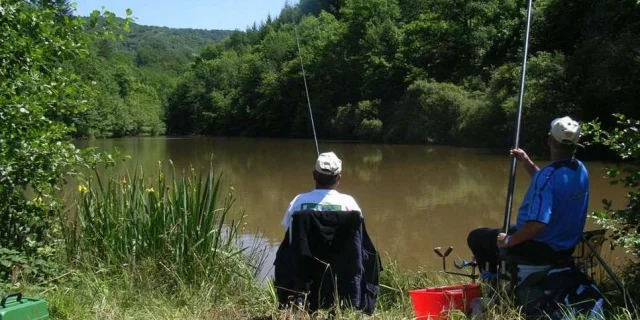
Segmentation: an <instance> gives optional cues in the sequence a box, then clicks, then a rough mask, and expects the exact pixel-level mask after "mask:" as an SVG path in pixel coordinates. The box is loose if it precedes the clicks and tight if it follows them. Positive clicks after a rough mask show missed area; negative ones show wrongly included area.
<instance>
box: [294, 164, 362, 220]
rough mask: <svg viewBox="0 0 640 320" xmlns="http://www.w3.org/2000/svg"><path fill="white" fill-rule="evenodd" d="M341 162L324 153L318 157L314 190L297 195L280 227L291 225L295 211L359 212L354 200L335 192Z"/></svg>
mask: <svg viewBox="0 0 640 320" xmlns="http://www.w3.org/2000/svg"><path fill="white" fill-rule="evenodd" d="M341 172H342V161H341V160H340V159H339V158H338V157H337V156H336V155H335V154H334V153H333V152H326V153H322V154H320V155H319V156H318V160H317V161H316V165H315V168H314V170H313V179H314V180H315V182H316V188H315V189H314V190H312V191H310V192H307V193H301V194H299V195H297V196H296V197H295V198H293V200H291V203H289V207H288V209H287V211H286V212H285V214H284V217H283V219H282V226H283V227H284V228H285V230H286V229H288V228H289V226H290V224H291V215H292V214H293V213H294V212H296V211H304V210H316V211H359V212H361V213H362V210H361V209H360V207H359V206H358V203H356V200H355V199H354V198H353V197H352V196H350V195H348V194H344V193H340V192H338V191H337V190H336V188H337V187H338V185H339V184H340V178H341V177H342V175H341Z"/></svg>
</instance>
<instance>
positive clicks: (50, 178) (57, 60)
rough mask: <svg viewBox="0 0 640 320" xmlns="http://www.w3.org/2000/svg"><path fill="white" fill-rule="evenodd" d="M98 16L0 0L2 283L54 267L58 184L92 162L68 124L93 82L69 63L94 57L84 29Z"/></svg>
mask: <svg viewBox="0 0 640 320" xmlns="http://www.w3.org/2000/svg"><path fill="white" fill-rule="evenodd" d="M98 16H99V14H98V13H96V14H95V15H94V16H93V17H92V19H90V20H88V21H87V20H85V19H75V18H72V17H70V16H69V15H68V7H67V5H66V4H64V3H63V2H62V1H33V2H29V1H17V0H2V1H0V35H2V39H0V61H1V63H0V221H2V228H0V248H2V249H3V252H2V253H0V255H1V256H2V260H1V261H0V262H1V263H0V280H5V279H6V278H7V277H9V276H10V275H11V274H13V273H16V272H21V273H25V274H36V275H38V276H46V275H48V273H50V272H51V271H53V266H51V265H50V264H49V263H48V260H47V258H49V257H51V256H52V255H53V253H54V251H55V247H56V246H55V245H56V241H55V240H56V238H57V237H56V236H55V229H54V228H53V217H54V216H55V214H56V213H57V212H59V211H60V209H61V207H62V204H61V203H60V199H58V198H57V197H56V196H55V192H56V188H57V186H58V185H59V184H60V182H61V180H62V179H63V178H64V177H66V176H67V175H68V174H71V173H72V172H73V171H74V170H75V169H76V168H77V167H78V166H79V165H81V164H85V163H87V161H88V158H87V155H86V154H83V153H82V152H80V151H79V150H76V149H75V148H74V146H73V145H72V144H71V142H70V140H69V136H70V134H71V133H72V131H73V128H72V127H70V126H68V125H67V124H68V121H69V119H71V118H73V117H75V116H77V115H78V114H80V113H82V112H84V110H86V108H87V105H88V100H87V99H88V96H87V94H86V93H87V92H88V86H87V84H86V83H85V82H83V81H81V79H80V78H79V77H78V76H77V75H76V74H75V73H73V72H72V71H71V70H70V68H68V65H69V63H71V62H73V61H76V60H82V59H84V58H86V57H87V56H88V50H87V49H88V45H89V43H90V42H91V41H92V38H93V36H92V35H91V34H89V33H86V32H85V29H84V26H85V25H86V24H87V23H91V22H95V21H96V19H97V18H98ZM114 18H115V17H114V16H113V15H111V14H106V15H105V19H106V21H107V22H111V21H113V19H114ZM125 22H126V21H125ZM104 30H106V31H108V29H103V31H104Z"/></svg>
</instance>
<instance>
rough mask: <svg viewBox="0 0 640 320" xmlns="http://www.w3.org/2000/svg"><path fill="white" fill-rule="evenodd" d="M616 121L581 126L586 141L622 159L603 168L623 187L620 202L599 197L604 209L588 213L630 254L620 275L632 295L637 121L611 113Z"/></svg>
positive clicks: (639, 275)
mask: <svg viewBox="0 0 640 320" xmlns="http://www.w3.org/2000/svg"><path fill="white" fill-rule="evenodd" d="M613 118H614V119H615V120H616V125H615V127H614V128H613V129H610V130H605V129H603V128H602V124H601V123H600V122H599V121H592V122H590V123H587V124H586V125H585V126H584V128H585V129H586V130H585V132H586V133H587V135H588V136H589V137H590V141H589V142H587V143H588V144H595V145H603V146H605V147H607V148H608V149H609V150H611V151H613V152H614V153H615V154H616V155H617V156H618V157H619V158H620V159H623V160H624V161H623V162H621V163H619V164H618V165H616V166H615V167H613V166H611V167H609V168H607V176H608V178H609V179H610V182H611V184H612V185H619V186H622V187H624V188H625V191H626V193H625V195H624V203H622V204H620V203H614V201H612V200H611V199H602V202H603V204H604V208H603V209H604V210H598V211H595V212H593V213H592V214H591V217H592V218H594V220H595V222H596V223H598V224H599V225H601V226H603V227H605V228H606V229H607V230H609V231H610V237H611V239H612V243H613V244H614V245H617V246H621V247H623V248H625V249H626V251H627V252H628V253H630V254H631V259H632V260H631V261H630V262H629V263H627V264H626V266H625V268H624V269H623V272H622V275H623V276H624V278H625V280H626V281H625V282H626V284H627V290H629V293H630V294H631V297H632V298H633V299H636V301H637V300H638V298H640V289H639V284H640V266H639V265H638V263H637V260H636V259H637V258H638V257H639V256H640V121H638V120H634V119H631V118H627V117H626V116H625V115H622V114H614V115H613Z"/></svg>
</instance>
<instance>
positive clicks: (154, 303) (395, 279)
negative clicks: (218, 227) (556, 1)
mask: <svg viewBox="0 0 640 320" xmlns="http://www.w3.org/2000/svg"><path fill="white" fill-rule="evenodd" d="M385 266H386V270H385V271H384V272H383V273H382V277H381V280H380V283H381V285H382V286H381V288H382V290H381V292H380V297H379V300H378V304H377V306H376V312H375V314H374V315H373V316H372V317H371V318H373V319H413V318H415V317H414V314H413V310H412V307H411V302H410V300H409V295H408V294H407V292H408V290H410V289H415V288H424V287H430V286H440V285H447V284H451V283H459V282H460V281H466V280H461V279H459V278H455V277H449V276H445V275H443V274H442V273H440V272H436V271H417V272H416V271H404V270H401V269H399V268H398V267H397V264H395V263H394V262H392V261H387V262H386V263H385ZM158 272H161V273H164V272H166V273H175V272H176V271H175V270H170V269H164V270H163V267H162V266H161V262H159V261H149V262H148V263H143V264H141V265H139V266H138V267H137V268H136V269H130V268H126V267H123V268H120V269H117V270H111V269H101V270H89V269H84V270H82V269H77V270H75V271H71V272H69V273H68V274H66V275H65V276H64V277H63V278H60V279H58V280H57V281H56V283H55V284H53V283H50V284H48V285H45V286H44V287H42V286H40V287H36V286H29V285H26V286H25V284H23V285H22V286H20V287H16V288H14V290H20V291H23V292H25V293H26V294H27V295H29V296H32V297H39V298H42V299H45V300H47V301H48V302H49V310H50V315H51V318H52V319H123V320H124V319H283V320H284V319H325V318H328V313H327V312H320V313H317V314H314V315H311V316H310V315H308V314H306V313H303V312H300V311H294V310H278V308H277V300H276V297H275V294H274V292H273V288H272V287H270V286H269V285H268V284H267V285H264V284H259V283H258V281H256V280H255V279H252V278H246V279H244V281H242V282H238V283H236V287H235V289H234V290H233V292H228V293H226V294H225V295H223V296H217V297H214V295H213V294H212V292H215V291H216V290H217V288H216V283H215V282H213V281H212V279H203V281H202V282H201V283H197V284H191V285H187V284H185V283H182V284H181V285H177V286H173V285H171V286H168V285H167V283H165V282H164V281H165V280H163V279H165V277H164V276H163V275H159V274H158ZM178 283H180V282H178ZM610 311H611V312H612V313H611V314H610V315H609V316H608V317H607V319H616V320H631V319H638V315H639V314H638V313H637V312H635V313H634V312H631V311H630V310H628V309H624V308H620V309H617V310H610ZM335 315H336V317H335V319H362V318H363V315H362V313H360V312H357V311H353V310H337V311H336V312H335ZM451 319H466V317H465V316H464V315H462V314H453V315H452V317H451ZM485 319H524V317H522V316H521V315H520V313H519V311H518V310H517V309H514V308H507V309H505V308H502V309H498V308H494V309H490V310H488V311H487V314H486V317H485Z"/></svg>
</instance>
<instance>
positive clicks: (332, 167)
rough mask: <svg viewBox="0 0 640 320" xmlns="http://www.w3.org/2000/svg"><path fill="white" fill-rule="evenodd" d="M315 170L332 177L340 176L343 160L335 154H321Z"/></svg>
mask: <svg viewBox="0 0 640 320" xmlns="http://www.w3.org/2000/svg"><path fill="white" fill-rule="evenodd" d="M315 170H316V171H318V172H319V173H322V174H326V175H330V176H335V175H338V174H340V172H342V160H340V159H339V158H338V156H336V154H335V153H333V152H325V153H321V154H320V155H319V156H318V160H317V161H316V167H315Z"/></svg>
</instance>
